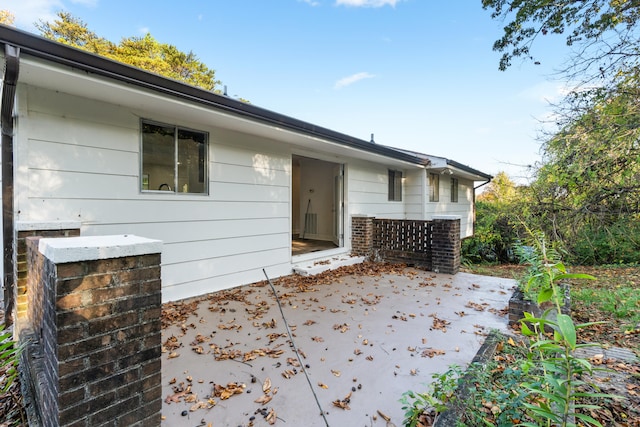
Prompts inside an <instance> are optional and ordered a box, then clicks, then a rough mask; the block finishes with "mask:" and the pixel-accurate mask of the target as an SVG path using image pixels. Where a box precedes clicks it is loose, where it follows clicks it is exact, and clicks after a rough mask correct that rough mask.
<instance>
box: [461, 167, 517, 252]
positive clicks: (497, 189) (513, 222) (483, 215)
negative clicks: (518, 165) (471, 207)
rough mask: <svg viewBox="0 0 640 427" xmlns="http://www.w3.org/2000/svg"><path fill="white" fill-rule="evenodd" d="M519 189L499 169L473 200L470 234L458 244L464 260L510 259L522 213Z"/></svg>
mask: <svg viewBox="0 0 640 427" xmlns="http://www.w3.org/2000/svg"><path fill="white" fill-rule="evenodd" d="M523 197H524V195H523V193H522V188H521V187H518V186H516V184H515V182H513V181H512V180H511V178H509V176H508V175H507V174H506V172H499V173H498V174H497V175H496V176H495V177H494V178H493V180H491V182H490V183H489V184H487V185H486V187H485V190H484V191H483V192H482V194H480V195H479V196H478V197H477V199H476V223H475V230H474V236H473V237H472V238H470V239H465V240H464V241H463V243H462V253H463V256H464V257H465V259H466V260H468V261H472V262H479V261H491V262H493V261H498V262H512V261H514V254H513V246H514V244H516V243H517V242H518V241H519V234H520V228H521V227H520V223H521V219H520V218H521V216H522V215H523V208H524V206H525V204H524V203H523V200H524V199H523Z"/></svg>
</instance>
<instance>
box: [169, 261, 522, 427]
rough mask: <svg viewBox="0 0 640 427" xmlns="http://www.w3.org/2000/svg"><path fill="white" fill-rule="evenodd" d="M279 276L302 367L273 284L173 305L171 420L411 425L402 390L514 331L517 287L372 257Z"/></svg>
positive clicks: (239, 423)
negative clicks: (510, 320) (493, 334)
mask: <svg viewBox="0 0 640 427" xmlns="http://www.w3.org/2000/svg"><path fill="white" fill-rule="evenodd" d="M267 273H268V271H267ZM273 283H274V285H275V288H276V291H277V293H278V296H279V298H280V302H281V304H282V308H283V311H284V315H285V317H286V319H287V323H288V324H289V327H290V329H291V332H292V333H293V336H294V343H295V345H296V347H297V348H298V350H299V352H300V355H301V359H302V364H303V365H302V366H300V364H299V363H298V360H297V358H296V355H295V352H294V350H293V348H292V347H291V345H290V340H289V337H288V334H287V328H286V326H285V324H284V321H283V320H282V317H281V315H280V311H279V309H278V305H277V302H276V299H275V297H274V295H273V292H272V290H271V288H270V286H269V285H268V284H267V283H266V282H262V283H258V284H254V285H249V286H243V287H240V288H235V289H232V290H229V291H222V292H217V293H212V294H209V295H206V296H203V297H200V298H197V299H193V300H188V301H181V302H177V303H169V304H165V306H164V309H163V332H162V334H163V338H162V340H163V344H164V346H163V351H165V353H164V354H163V357H162V385H163V397H165V398H166V399H165V402H164V403H163V410H162V414H163V421H162V423H163V425H164V426H183V425H188V426H199V425H203V426H208V425H212V426H221V425H224V426H251V425H255V426H260V425H268V424H269V421H272V422H275V425H289V426H296V425H305V426H325V425H330V426H335V427H338V426H376V425H378V426H386V425H387V422H386V421H385V420H384V419H383V418H382V417H381V416H380V415H379V412H378V411H380V412H382V413H383V414H385V415H387V416H389V417H391V422H392V423H393V424H395V425H396V426H400V425H402V419H403V413H402V410H401V405H400V403H399V402H398V399H399V398H400V397H401V395H402V393H404V392H405V391H407V390H416V391H420V390H423V389H424V387H425V384H427V383H429V382H431V376H432V374H433V373H441V372H444V371H446V369H447V368H448V366H449V365H450V364H454V363H455V364H458V365H461V366H465V365H466V364H468V363H469V362H470V361H471V359H472V358H473V356H474V355H475V353H476V352H477V350H478V349H479V348H480V345H481V344H482V342H483V341H484V339H485V336H486V334H487V333H488V332H489V331H490V330H491V329H500V330H506V329H507V316H506V313H505V311H506V307H507V304H508V300H509V298H510V296H511V294H512V291H513V287H514V285H515V282H514V281H513V280H509V279H500V278H494V277H485V276H477V275H471V274H467V273H458V274H457V275H455V276H451V275H445V274H435V273H433V272H430V271H424V270H419V269H414V268H404V267H402V266H393V265H389V264H371V263H363V264H358V265H355V266H351V267H343V268H341V269H338V270H334V271H329V272H326V273H323V274H321V275H318V276H313V277H300V276H287V277H284V278H280V279H277V280H273ZM304 370H306V372H307V374H308V377H309V381H307V378H306V377H305V374H304V372H303V371H304ZM269 382H270V385H269V384H268V383H269ZM309 383H310V384H309ZM267 386H268V387H267ZM349 395H350V397H349V399H348V402H346V401H345V398H346V397H347V396H349ZM316 398H317V401H316ZM334 402H336V404H340V406H343V407H342V408H341V407H338V406H336V404H334ZM319 406H320V407H321V408H322V410H323V412H324V415H325V418H323V417H322V416H321V415H320V414H321V412H320V409H319ZM183 414H185V415H183ZM325 420H326V421H325Z"/></svg>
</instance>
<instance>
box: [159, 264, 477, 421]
mask: <svg viewBox="0 0 640 427" xmlns="http://www.w3.org/2000/svg"><path fill="white" fill-rule="evenodd" d="M396 276H402V277H404V278H406V279H408V280H410V281H415V283H414V284H413V291H416V290H418V289H421V290H420V292H421V293H422V295H423V297H424V301H423V302H422V303H421V305H422V306H423V307H425V308H424V309H425V310H426V307H427V306H430V305H431V306H436V305H439V304H440V298H439V297H436V298H435V299H432V298H428V294H429V293H430V292H431V290H430V289H431V288H436V287H437V286H438V284H437V283H436V282H435V280H434V279H435V278H436V276H435V275H433V273H430V272H426V271H421V270H415V269H407V268H406V266H404V265H398V264H396V265H393V264H374V263H362V264H356V265H353V266H349V267H342V268H340V269H337V270H329V271H327V272H325V273H322V274H320V275H316V276H297V275H291V276H285V277H281V278H278V279H276V280H274V282H275V284H276V286H278V294H279V295H278V296H279V299H280V303H281V304H282V306H283V307H284V308H285V310H303V311H304V312H306V313H308V315H307V317H308V318H307V319H306V320H304V321H300V323H299V324H300V325H301V326H300V327H298V326H297V325H289V326H290V328H291V331H292V333H293V337H294V340H295V341H296V344H297V345H302V346H303V347H304V346H306V345H307V344H306V343H309V342H310V343H313V346H314V349H315V350H314V354H313V359H314V360H316V359H317V358H318V357H319V361H317V360H316V361H315V362H314V361H311V360H309V359H307V354H306V353H305V352H304V350H302V349H298V350H299V351H298V353H299V354H300V357H301V359H304V362H303V363H304V365H303V366H301V364H300V363H299V362H298V359H297V358H296V357H295V352H294V350H293V349H292V346H291V344H292V343H291V342H290V340H289V339H288V336H287V334H286V333H284V327H285V325H284V324H283V321H282V320H281V319H280V317H279V315H277V314H275V312H274V311H272V309H273V307H276V302H275V299H274V298H273V295H272V294H271V293H270V292H265V291H262V292H259V291H261V288H264V287H265V286H266V285H267V282H265V281H262V282H258V283H254V284H252V285H249V286H243V287H240V288H235V289H231V290H227V291H220V292H215V293H212V294H208V295H205V296H202V297H198V298H194V299H190V300H186V301H177V302H171V303H167V304H165V305H164V306H163V311H162V326H163V333H166V334H167V335H168V336H167V337H166V338H163V339H164V342H163V348H162V350H163V352H164V353H166V358H167V359H170V358H177V357H179V356H180V354H181V352H184V351H186V350H187V349H188V350H189V352H190V353H193V354H195V355H197V356H196V357H199V358H204V359H198V360H203V361H205V360H211V359H213V360H215V361H217V362H223V361H228V362H236V363H237V364H238V368H237V370H236V369H234V372H236V373H237V375H238V376H241V373H242V372H246V373H247V377H246V379H245V380H244V382H243V381H236V382H227V381H226V380H225V381H220V379H222V378H225V372H224V371H225V370H224V369H222V370H217V369H212V370H211V371H210V377H209V378H204V380H203V379H199V380H198V381H197V382H198V383H202V382H203V381H204V382H206V383H209V384H213V386H212V387H213V389H212V391H211V392H210V393H209V394H208V395H206V396H205V397H204V398H202V399H198V396H197V394H195V393H193V392H192V386H193V385H192V383H191V382H190V381H186V380H184V381H180V382H179V383H178V385H175V384H174V385H173V391H174V392H173V393H172V394H168V395H167V396H166V399H165V404H166V405H173V404H178V403H190V404H191V406H190V407H189V408H188V409H189V410H190V411H191V412H193V411H196V412H203V415H206V414H208V413H209V412H210V411H220V410H223V409H218V408H219V407H220V404H219V403H220V402H221V401H223V400H224V401H227V400H232V399H235V396H242V395H245V394H249V393H251V391H252V388H253V387H252V384H253V382H255V381H256V376H258V375H257V373H255V372H254V373H253V374H251V373H250V372H249V371H250V370H251V369H252V368H253V363H254V362H258V360H263V359H265V360H266V359H273V360H274V363H273V364H271V365H270V366H271V368H269V371H270V373H271V374H272V378H275V377H276V376H277V377H278V378H279V380H280V381H284V383H282V384H285V383H286V384H289V382H290V381H294V379H295V378H297V377H299V376H300V375H299V374H302V373H305V372H307V371H309V370H310V369H313V375H314V376H315V377H316V378H317V380H316V381H315V382H314V383H313V385H314V386H315V387H314V388H315V391H314V392H316V393H319V394H321V393H327V392H332V393H335V392H337V393H340V390H339V389H338V390H335V389H334V387H331V386H330V383H329V378H334V381H336V380H338V381H341V379H340V378H341V377H344V375H343V374H344V373H345V371H344V369H342V371H341V370H338V369H335V368H334V366H333V365H325V363H328V362H327V359H326V356H325V355H323V354H321V353H319V352H321V351H325V352H328V351H329V350H330V348H333V347H334V343H335V342H336V339H338V338H339V337H340V336H341V335H344V336H345V337H344V338H340V340H342V341H341V342H345V341H344V339H347V340H349V339H353V344H354V345H353V347H352V353H351V354H350V355H349V354H345V355H344V356H343V357H344V358H345V359H346V360H347V361H348V362H349V363H355V360H357V359H358V358H362V359H360V360H363V362H362V363H372V362H374V361H375V360H376V359H377V357H374V353H372V352H370V351H369V349H373V348H374V346H375V348H381V349H382V350H383V351H384V352H385V353H386V354H387V355H391V354H392V353H393V352H394V351H396V348H388V349H387V348H385V347H384V345H385V344H384V343H374V341H371V339H370V337H367V336H366V335H364V336H363V334H362V333H360V332H359V331H360V330H361V329H362V327H363V326H362V324H361V323H357V322H355V323H351V322H349V321H345V320H346V319H345V316H348V315H349V313H352V312H353V309H354V308H355V307H361V308H362V309H363V310H364V314H363V315H365V316H366V315H369V314H372V315H374V314H377V313H375V312H376V311H377V307H378V306H379V305H380V304H381V303H382V302H383V301H385V303H386V304H388V303H389V301H390V300H389V298H391V297H390V296H389V295H393V294H395V295H401V294H403V295H404V293H405V292H407V289H406V288H400V287H399V286H398V283H396V282H397V279H395V277H396ZM365 277H370V278H373V281H372V283H373V285H370V286H368V287H367V288H366V289H362V288H363V286H362V285H364V280H363V279H364V278H365ZM383 277H387V278H386V279H385V280H381V279H382V278H383ZM389 277H392V278H389ZM333 283H337V284H344V286H341V287H338V288H335V287H333V288H328V287H327V288H325V285H331V284H333ZM378 287H384V288H388V289H389V290H390V291H391V294H388V295H387V296H385V295H384V293H380V292H377V291H376V289H377V288H378ZM324 289H331V291H330V292H326V291H325V290H324ZM452 289H453V287H452V285H451V284H449V283H446V284H445V286H444V291H449V290H452ZM456 289H459V288H456ZM323 294H324V295H323ZM460 296H461V294H451V295H450V296H447V298H450V297H451V298H459V297H460ZM330 297H331V298H334V300H335V299H336V298H337V300H338V301H339V303H341V304H342V306H340V305H339V304H338V305H337V306H327V304H326V303H325V301H326V300H327V298H330ZM434 303H435V304H434ZM205 304H206V308H207V310H208V311H209V312H211V313H214V314H216V317H214V319H215V321H212V320H211V319H212V318H211V317H210V316H209V317H206V315H202V316H200V315H199V314H198V309H199V308H200V306H201V305H202V306H205ZM476 304H480V303H476ZM414 310H415V309H414ZM428 313H429V312H427V313H425V312H418V311H416V312H402V311H398V312H397V315H393V316H391V317H392V318H391V319H389V320H390V321H391V322H394V321H396V322H397V321H398V320H400V321H402V322H410V321H413V320H416V319H420V318H426V316H427V314H428ZM319 316H321V318H322V319H323V322H324V321H327V320H328V319H327V316H339V317H337V318H336V320H337V319H340V320H338V321H337V322H332V323H329V325H332V324H333V327H331V326H329V328H330V329H326V327H325V326H327V325H323V324H322V323H319V322H318V319H319ZM429 316H430V317H431V318H432V324H431V326H429V324H425V322H424V321H421V324H424V328H425V329H431V330H433V329H435V330H438V331H440V332H442V333H447V332H448V331H447V326H449V325H450V323H451V322H450V321H449V320H446V319H444V318H441V317H439V314H437V313H431V314H429ZM314 319H315V320H314ZM247 320H248V322H247ZM287 320H288V319H287ZM323 327H325V328H323ZM387 327H388V328H389V329H388V330H387V331H383V332H382V333H384V334H386V335H388V334H390V333H394V332H395V330H396V328H398V327H402V325H401V324H400V323H394V324H389V325H388V326H387ZM301 328H303V329H304V330H303V329H301ZM320 328H322V329H320ZM331 329H332V330H333V332H327V330H329V331H330V330H331ZM169 330H171V332H169ZM196 330H197V333H196ZM319 331H323V332H322V335H320V334H318V332H319ZM194 334H195V337H193V338H187V337H188V336H193V335H194ZM326 334H329V335H331V334H337V335H331V336H328V335H326ZM351 334H354V335H351ZM240 335H242V336H243V337H241V336H240ZM347 335H348V336H347ZM234 337H237V338H234ZM305 337H306V338H305ZM247 338H249V340H247ZM183 340H184V342H183ZM251 340H254V345H252V344H251ZM305 340H306V341H305ZM416 340H420V338H416ZM187 341H188V342H187ZM347 342H348V341H347ZM425 343H426V339H424V338H423V339H422V344H425ZM320 346H324V347H320ZM451 350H452V351H453V349H451ZM455 351H456V352H457V351H458V347H456V348H455ZM415 353H416V354H417V355H419V356H421V357H422V358H433V357H435V356H444V355H445V354H446V351H445V350H444V349H438V348H433V347H430V346H424V345H423V346H416V349H415ZM327 354H328V353H327ZM292 355H293V356H294V357H291V356H292ZM382 356H385V355H384V354H382ZM382 356H380V357H382ZM196 363H197V362H196ZM261 363H262V362H261ZM310 363H313V364H314V365H315V366H310ZM243 365H246V369H244V368H243ZM263 365H264V364H263ZM187 368H188V366H187ZM192 368H193V367H192ZM265 369H266V368H265V367H263V368H262V371H265ZM398 369H400V367H399V365H398ZM422 371H425V375H426V374H427V373H428V372H427V371H428V370H426V369H424V367H423V369H422ZM398 372H400V373H401V375H400V377H403V376H404V375H406V376H419V375H422V374H421V373H420V372H421V370H420V369H419V368H418V367H417V366H411V367H405V368H404V369H402V370H401V371H398ZM398 372H393V375H394V376H398ZM402 372H404V374H402ZM264 373H265V374H269V372H264ZM184 374H185V375H186V374H188V371H184ZM346 374H347V376H349V373H346ZM372 374H373V373H372ZM377 374H380V373H377ZM267 380H268V378H267ZM267 380H265V381H264V383H263V384H265V383H267ZM354 382H355V378H354ZM223 384H226V385H223ZM296 384H298V385H297V387H299V386H300V384H302V383H300V382H296ZM287 387H289V386H287ZM349 389H350V390H349ZM361 389H362V384H361V383H358V384H353V385H352V386H349V387H348V389H347V390H346V391H345V393H344V394H342V395H341V396H339V397H334V399H333V400H332V401H331V402H332V403H333V407H334V408H335V409H342V410H349V409H350V408H352V407H353V402H354V399H358V391H360V390H361ZM269 390H271V392H269ZM277 390H278V388H277V387H274V388H273V389H271V385H270V380H269V387H267V388H266V389H264V388H263V389H262V391H261V394H260V395H259V396H254V397H252V398H251V404H253V405H255V406H254V409H253V410H252V409H251V408H250V407H247V408H245V409H244V410H243V414H242V415H240V418H241V419H245V423H246V424H243V425H249V426H253V425H256V424H255V423H256V422H258V420H259V419H260V418H262V419H263V420H264V421H265V422H267V423H268V424H270V425H273V424H275V423H277V421H278V419H279V416H278V414H277V413H276V412H275V411H276V409H277V408H278V406H277V405H278V399H279V396H277V395H276V393H277ZM187 398H188V399H189V401H187ZM395 400H397V399H396V398H394V402H389V403H390V404H391V405H394V404H396V403H397V402H395ZM247 405H249V404H247ZM305 405H308V406H309V410H310V413H314V411H313V408H312V406H311V405H312V404H311V403H308V404H306V403H305ZM323 409H324V410H325V411H327V412H328V411H329V409H330V407H326V406H325V407H324V408H323ZM376 409H377V410H378V411H380V410H385V411H387V409H386V408H382V407H381V408H376ZM279 412H280V411H279ZM182 415H183V416H184V412H183V413H182ZM374 415H375V416H376V417H377V415H376V411H375V410H373V409H372V412H371V414H369V415H368V416H369V417H372V416H374ZM187 416H188V413H187ZM371 419H372V418H371ZM203 420H204V419H203ZM247 421H248V422H247ZM282 421H287V420H284V419H282ZM289 421H291V422H299V421H301V420H289ZM397 421H398V422H399V421H400V420H399V419H398V420H397Z"/></svg>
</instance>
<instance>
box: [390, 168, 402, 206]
mask: <svg viewBox="0 0 640 427" xmlns="http://www.w3.org/2000/svg"><path fill="white" fill-rule="evenodd" d="M389 201H394V202H401V201H402V172H401V171H394V170H391V169H389Z"/></svg>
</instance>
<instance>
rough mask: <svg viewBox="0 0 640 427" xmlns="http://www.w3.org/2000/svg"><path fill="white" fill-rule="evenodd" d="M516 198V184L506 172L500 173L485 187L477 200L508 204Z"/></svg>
mask: <svg viewBox="0 0 640 427" xmlns="http://www.w3.org/2000/svg"><path fill="white" fill-rule="evenodd" d="M515 196H516V184H515V182H513V181H512V180H511V178H509V175H507V173H506V172H504V171H501V172H498V173H497V174H496V176H495V177H494V178H493V179H492V180H491V182H490V183H489V184H487V185H486V187H485V189H484V191H483V192H482V193H481V194H480V195H478V198H477V200H478V201H483V202H500V201H502V202H510V201H512V200H513V198H514V197H515Z"/></svg>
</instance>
